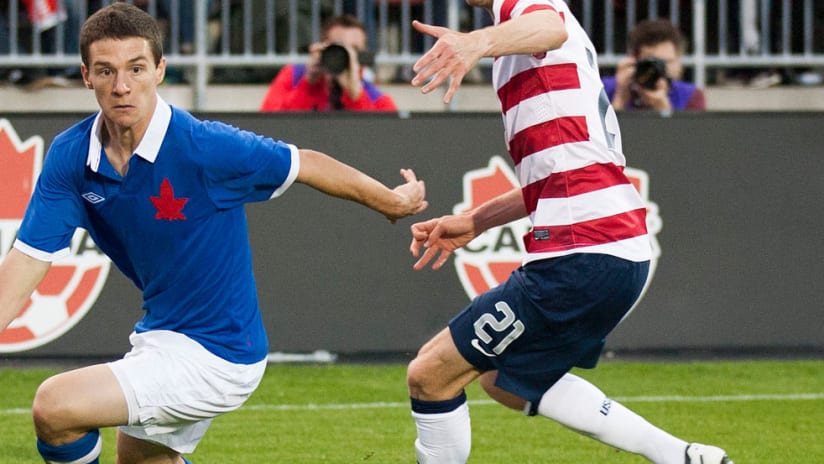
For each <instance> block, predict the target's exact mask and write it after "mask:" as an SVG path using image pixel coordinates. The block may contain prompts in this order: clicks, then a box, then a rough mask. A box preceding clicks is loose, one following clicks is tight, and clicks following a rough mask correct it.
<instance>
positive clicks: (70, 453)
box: [37, 429, 102, 464]
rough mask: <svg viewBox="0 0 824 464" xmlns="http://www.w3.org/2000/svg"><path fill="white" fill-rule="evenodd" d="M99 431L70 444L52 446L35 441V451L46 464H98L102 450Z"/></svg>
mask: <svg viewBox="0 0 824 464" xmlns="http://www.w3.org/2000/svg"><path fill="white" fill-rule="evenodd" d="M101 445H102V443H101V441H100V431H99V430H97V429H95V430H91V431H89V433H87V434H86V435H83V436H82V437H80V439H78V440H75V441H73V442H71V443H65V444H62V445H58V446H54V445H49V444H48V443H43V442H42V441H40V439H39V438H38V439H37V451H38V452H40V456H43V459H44V460H45V461H46V462H47V463H59V462H71V463H76V464H99V462H100V461H98V459H97V458H98V457H99V456H100V450H101V448H102V446H101Z"/></svg>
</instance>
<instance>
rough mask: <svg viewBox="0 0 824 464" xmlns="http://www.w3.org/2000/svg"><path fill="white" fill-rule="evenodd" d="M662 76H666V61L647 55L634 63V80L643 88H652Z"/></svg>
mask: <svg viewBox="0 0 824 464" xmlns="http://www.w3.org/2000/svg"><path fill="white" fill-rule="evenodd" d="M662 77H663V78H667V63H665V62H664V60H662V59H660V58H656V57H654V56H649V57H647V58H644V59H643V60H639V61H638V62H637V63H636V64H635V82H636V83H637V84H638V85H640V86H641V87H643V88H645V89H650V90H654V89H655V88H656V86H657V85H658V79H661V78H662Z"/></svg>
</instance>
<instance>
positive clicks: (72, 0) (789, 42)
mask: <svg viewBox="0 0 824 464" xmlns="http://www.w3.org/2000/svg"><path fill="white" fill-rule="evenodd" d="M129 1H131V2H132V3H137V4H139V5H141V6H143V7H145V8H146V9H147V10H148V11H149V12H150V13H151V14H153V15H154V16H156V17H157V18H158V19H159V20H161V22H162V24H163V25H164V29H165V32H166V36H167V44H166V45H165V46H166V55H167V58H168V60H169V63H170V66H175V67H179V68H183V69H186V70H187V76H189V79H188V80H189V84H190V85H192V87H193V90H194V92H193V94H194V99H195V101H194V102H193V107H194V108H195V109H200V108H203V106H204V104H205V102H204V98H205V94H206V88H207V85H209V83H210V79H211V77H210V76H212V75H213V71H214V70H216V69H224V70H230V71H231V70H232V69H235V68H269V69H274V68H277V67H279V66H282V65H284V64H287V63H294V62H301V61H305V60H306V59H307V56H306V53H305V50H306V46H307V45H308V44H309V43H311V42H313V41H315V40H316V38H317V37H318V35H319V32H320V27H321V22H322V20H323V19H324V18H325V17H328V16H330V15H335V14H340V13H344V12H345V13H351V14H354V15H356V16H357V17H358V18H359V19H361V20H362V21H363V22H364V23H365V24H366V26H367V29H368V32H369V44H370V47H371V48H372V50H373V51H375V66H409V65H411V64H412V63H414V62H415V60H416V59H417V57H418V56H419V55H420V53H421V52H422V51H423V50H425V49H427V48H428V47H429V45H431V43H432V39H431V38H429V37H421V36H420V35H418V34H416V33H415V32H414V30H412V28H411V25H410V24H411V21H412V19H420V20H422V21H424V22H429V23H434V24H440V25H445V26H447V27H449V28H452V29H463V30H469V29H474V28H478V27H483V26H485V25H487V24H489V18H488V15H487V14H486V12H484V11H482V10H480V9H477V8H469V7H468V6H466V4H465V2H464V1H463V0H441V1H436V0H300V1H298V0H129ZM32 3H36V0H35V1H34V2H32ZM109 3H111V0H58V5H62V7H63V8H64V10H65V15H64V16H65V20H63V21H58V22H57V24H56V25H55V26H53V27H49V28H47V29H45V30H41V29H42V28H43V27H44V25H43V24H37V23H35V22H33V21H30V20H29V18H27V14H26V10H25V8H23V7H22V3H19V2H18V0H0V70H2V69H6V70H8V69H12V68H15V67H29V68H30V67H35V68H56V67H72V66H77V65H78V63H79V62H80V57H79V53H78V52H77V34H78V31H79V29H80V26H81V25H82V23H83V21H84V20H85V18H86V16H87V15H88V13H89V12H90V11H93V10H94V9H95V8H99V7H100V6H101V5H105V4H109ZM568 3H569V4H570V6H571V7H572V9H573V11H574V12H575V14H576V16H578V18H579V20H580V21H581V23H582V24H583V25H584V27H585V29H587V31H588V32H589V33H590V36H591V37H592V39H593V42H594V43H595V45H596V47H597V48H598V51H599V60H600V61H599V63H600V65H601V66H602V67H605V68H609V67H612V66H615V65H616V64H617V63H618V61H619V60H620V59H621V58H623V57H624V56H625V55H626V36H627V31H629V30H631V29H632V27H633V26H634V25H635V23H637V22H638V21H640V20H642V19H646V18H656V17H665V18H669V19H670V20H672V22H673V23H675V24H677V25H678V26H679V28H680V29H681V30H682V31H683V32H684V34H685V36H686V37H687V38H688V41H689V46H688V49H687V51H686V54H685V55H684V56H683V62H684V65H685V66H686V67H687V68H688V69H690V70H691V71H692V80H693V81H694V82H695V83H696V84H698V85H699V86H701V87H703V86H705V85H706V83H707V79H708V76H707V73H708V71H709V70H717V69H724V68H732V67H737V68H776V67H812V68H816V67H822V68H824V2H821V1H814V0H795V1H792V0H776V1H771V0H717V1H713V2H707V1H706V0H692V1H678V0H668V1H667V0H662V1H656V0H645V1H635V0H623V1H620V2H619V1H613V0H570V1H569V2H568ZM58 19H60V18H58ZM490 64H491V61H484V62H482V65H484V66H489V65H490Z"/></svg>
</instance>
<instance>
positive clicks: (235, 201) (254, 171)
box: [198, 122, 300, 208]
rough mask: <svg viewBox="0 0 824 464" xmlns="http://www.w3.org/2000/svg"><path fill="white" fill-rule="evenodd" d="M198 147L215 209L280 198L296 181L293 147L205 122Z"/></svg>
mask: <svg viewBox="0 0 824 464" xmlns="http://www.w3.org/2000/svg"><path fill="white" fill-rule="evenodd" d="M206 126H207V127H208V129H207V130H205V131H204V132H203V133H202V134H201V137H200V140H199V141H198V145H199V146H201V147H203V148H204V152H205V157H204V173H205V177H206V185H207V189H208V192H209V196H210V197H211V199H212V201H213V202H214V203H215V205H216V206H217V207H218V208H232V207H235V206H238V205H241V204H244V203H250V202H255V201H264V200H268V199H270V198H274V197H277V196H279V195H281V194H282V193H283V192H284V191H286V189H288V188H289V186H291V185H292V183H294V181H295V178H297V174H298V169H299V168H300V157H299V155H298V149H297V147H296V146H294V145H292V144H289V143H286V142H282V141H277V140H273V139H271V138H268V137H263V136H260V135H257V134H254V133H252V132H248V131H243V130H240V129H237V128H235V127H231V126H228V125H226V124H223V123H217V122H209V123H206Z"/></svg>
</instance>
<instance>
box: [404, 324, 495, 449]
mask: <svg viewBox="0 0 824 464" xmlns="http://www.w3.org/2000/svg"><path fill="white" fill-rule="evenodd" d="M479 374H480V373H479V372H478V371H477V370H476V369H475V368H474V367H473V366H472V365H471V364H469V363H468V362H466V360H465V359H463V357H462V356H461V355H460V353H459V352H458V350H457V348H456V347H455V343H454V342H453V340H452V335H451V334H450V332H449V329H444V330H443V331H441V332H440V333H439V334H438V335H436V336H435V337H434V338H433V339H432V340H430V341H429V342H428V343H427V344H425V345H424V346H423V348H421V350H420V352H419V353H418V356H417V357H416V358H415V359H414V360H413V361H412V362H411V363H410V364H409V368H408V370H407V383H408V385H409V394H410V397H411V403H412V417H413V419H414V420H415V426H416V429H417V436H418V438H417V440H415V454H416V457H417V460H418V463H420V464H432V463H437V464H463V463H465V462H466V460H467V459H468V458H469V451H470V448H471V446H472V434H471V427H470V422H469V406H468V405H467V403H466V394H465V393H464V391H463V389H464V387H465V386H466V385H467V384H469V383H470V382H471V381H472V380H474V379H475V378H476V377H478V375H479Z"/></svg>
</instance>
